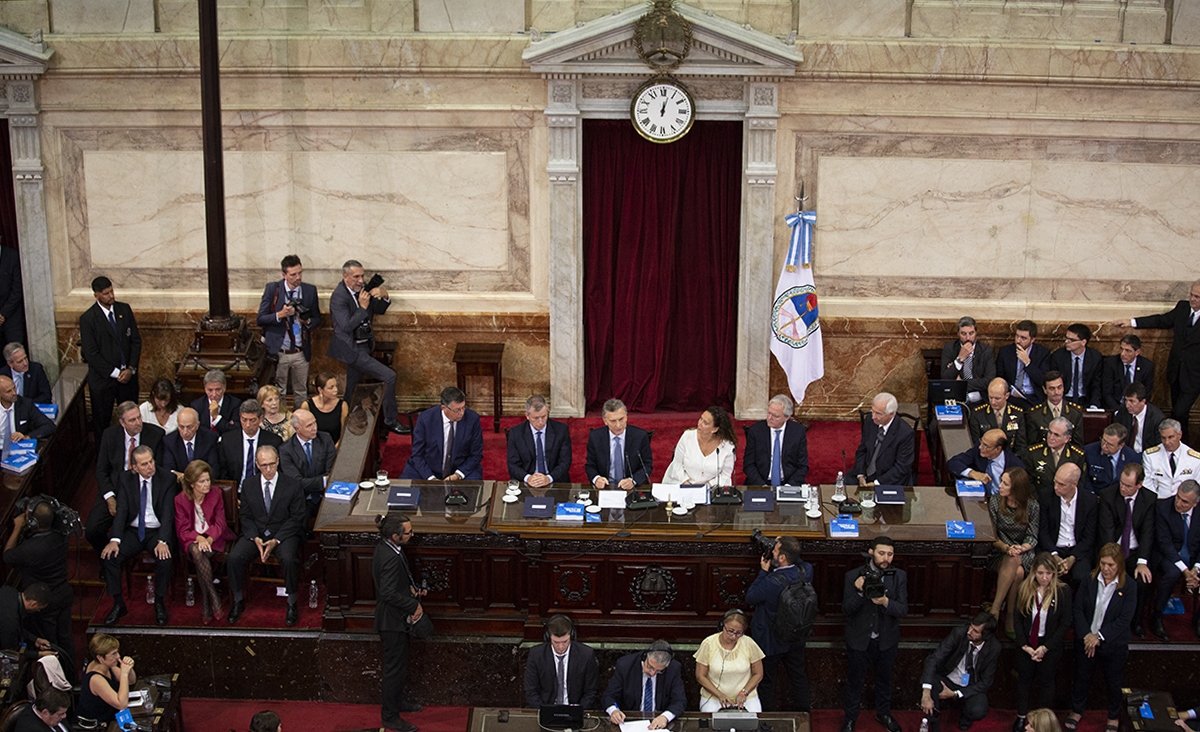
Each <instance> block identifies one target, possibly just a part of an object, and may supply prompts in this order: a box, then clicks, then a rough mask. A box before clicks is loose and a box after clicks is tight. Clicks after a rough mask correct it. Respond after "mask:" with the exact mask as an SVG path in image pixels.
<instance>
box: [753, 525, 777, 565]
mask: <svg viewBox="0 0 1200 732" xmlns="http://www.w3.org/2000/svg"><path fill="white" fill-rule="evenodd" d="M750 543H751V544H753V545H754V546H756V547H757V548H758V551H759V553H760V554H762V558H763V559H767V560H770V559H771V558H772V557H773V556H775V540H774V539H772V538H771V537H769V536H766V535H764V534H763V532H761V531H759V530H758V529H755V530H754V533H752V534H750Z"/></svg>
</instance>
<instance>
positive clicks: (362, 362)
mask: <svg viewBox="0 0 1200 732" xmlns="http://www.w3.org/2000/svg"><path fill="white" fill-rule="evenodd" d="M363 274H364V271H363V266H362V264H361V263H360V262H358V261H356V260H353V259H348V260H346V263H345V264H343V265H342V284H341V285H339V286H337V287H335V288H334V289H333V294H332V295H330V296H329V315H330V317H332V318H333V336H332V337H331V338H330V339H329V348H328V350H326V352H325V355H326V356H328V357H330V358H333V359H337V360H338V361H341V362H342V363H344V364H346V401H347V402H348V403H349V404H350V408H351V409H353V408H354V387H355V386H357V385H358V382H359V380H360V379H361V378H362V376H363V374H366V375H367V376H372V377H374V378H376V379H379V380H380V381H382V382H383V403H382V405H381V411H382V416H383V424H384V426H385V427H387V428H388V429H389V430H391V431H392V432H395V433H396V434H407V433H408V429H407V428H403V429H402V428H401V427H400V423H399V422H397V421H396V372H395V371H393V370H392V369H390V368H388V367H387V366H384V365H383V364H382V363H381V362H379V361H376V360H375V358H374V356H372V355H371V351H372V350H373V349H374V348H375V328H374V325H373V321H374V319H375V316H376V315H383V314H384V313H385V312H387V309H388V306H389V305H391V304H392V300H391V298H390V297H388V291H387V290H386V289H384V287H383V285H382V284H379V285H377V286H375V287H372V288H370V289H368V288H367V287H366V285H365V284H364V283H363V279H364V277H363Z"/></svg>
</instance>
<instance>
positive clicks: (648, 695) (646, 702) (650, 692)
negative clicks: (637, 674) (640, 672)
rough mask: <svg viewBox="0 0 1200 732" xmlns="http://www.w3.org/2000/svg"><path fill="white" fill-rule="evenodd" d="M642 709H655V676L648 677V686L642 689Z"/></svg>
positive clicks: (650, 710) (651, 710)
mask: <svg viewBox="0 0 1200 732" xmlns="http://www.w3.org/2000/svg"><path fill="white" fill-rule="evenodd" d="M642 711H643V712H653V711H654V677H652V676H647V677H646V686H645V688H644V689H643V690H642Z"/></svg>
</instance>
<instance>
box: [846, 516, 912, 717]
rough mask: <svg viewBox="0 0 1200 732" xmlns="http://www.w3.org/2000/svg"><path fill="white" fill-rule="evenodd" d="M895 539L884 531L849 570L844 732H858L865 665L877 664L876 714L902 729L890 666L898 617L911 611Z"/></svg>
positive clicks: (905, 576)
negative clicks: (860, 563) (895, 710)
mask: <svg viewBox="0 0 1200 732" xmlns="http://www.w3.org/2000/svg"><path fill="white" fill-rule="evenodd" d="M895 556H896V545H895V543H894V542H893V541H892V540H891V539H890V538H888V537H886V536H879V537H876V538H875V540H874V541H872V542H871V550H870V551H869V552H868V554H867V563H866V566H863V567H859V568H857V569H852V570H850V571H849V572H847V573H846V581H845V584H844V586H843V592H842V613H843V614H844V615H845V616H846V659H847V669H846V705H845V713H846V718H845V721H844V722H843V723H842V732H854V726H855V724H856V723H857V721H858V711H859V707H860V705H861V703H862V690H863V683H865V682H866V680H867V670H868V669H871V668H873V669H875V719H876V721H878V722H879V723H880V724H882V725H883V726H884V727H886V728H887V729H888V732H900V724H899V723H898V722H897V721H896V720H895V718H893V717H892V665H893V664H895V662H896V651H897V649H898V647H899V644H900V618H903V617H904V616H905V615H908V575H907V574H905V573H904V570H903V569H895V568H893V567H892V560H893V559H894V558H895Z"/></svg>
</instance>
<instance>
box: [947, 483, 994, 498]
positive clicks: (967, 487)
mask: <svg viewBox="0 0 1200 732" xmlns="http://www.w3.org/2000/svg"><path fill="white" fill-rule="evenodd" d="M954 485H955V488H956V489H957V490H958V497H959V498H983V497H984V494H985V493H986V492H987V491H986V490H985V489H984V487H983V481H981V480H961V479H960V480H958V481H957V482H955V484H954Z"/></svg>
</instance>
